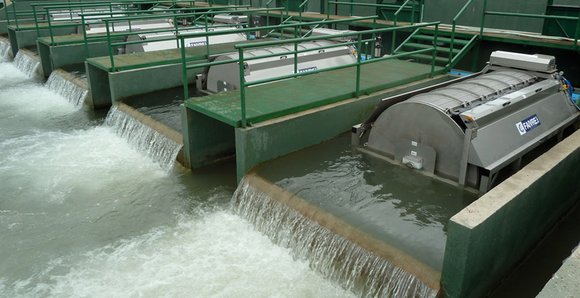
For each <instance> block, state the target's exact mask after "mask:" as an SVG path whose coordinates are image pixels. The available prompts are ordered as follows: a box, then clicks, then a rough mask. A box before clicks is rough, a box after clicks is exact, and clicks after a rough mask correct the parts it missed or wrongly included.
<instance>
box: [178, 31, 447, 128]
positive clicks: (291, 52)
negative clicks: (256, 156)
mask: <svg viewBox="0 0 580 298" xmlns="http://www.w3.org/2000/svg"><path fill="white" fill-rule="evenodd" d="M439 23H440V22H431V23H423V24H417V25H410V26H401V27H390V28H381V29H371V30H364V31H358V32H356V33H354V34H353V32H349V33H341V34H335V35H327V36H313V37H306V38H294V39H287V40H283V41H266V42H258V43H251V44H237V45H235V48H236V49H237V50H238V59H237V60H230V61H214V62H206V63H196V64H193V65H188V64H187V60H186V57H185V38H187V36H191V35H182V36H179V39H180V43H181V52H182V80H183V84H184V95H185V98H186V99H187V98H189V95H188V92H187V89H188V78H187V71H188V69H194V68H200V67H208V66H213V65H220V64H227V63H237V64H238V65H239V75H240V109H241V126H242V127H247V125H248V123H247V117H246V87H249V86H253V85H257V84H263V83H269V82H273V81H278V80H284V79H289V78H296V77H298V76H306V75H313V74H317V73H321V72H327V71H331V70H337V69H343V68H348V67H353V66H354V67H356V79H355V86H356V87H355V91H354V96H356V97H359V96H360V89H361V88H360V83H361V82H360V81H361V65H363V64H367V63H375V62H378V61H384V60H389V59H395V58H402V57H407V56H410V55H416V54H421V53H427V52H431V55H432V62H431V72H430V75H431V76H433V75H434V73H435V54H436V51H437V42H436V41H437V36H438V32H439ZM428 26H435V37H434V40H435V42H434V43H433V47H432V48H428V49H421V50H417V51H412V52H407V53H402V54H398V55H392V56H385V57H381V58H375V59H372V60H365V61H363V60H362V59H361V58H362V57H361V52H360V51H357V61H356V62H355V63H350V64H346V65H341V66H334V67H330V68H325V69H319V70H313V71H309V72H303V73H299V72H298V70H297V69H298V68H297V65H298V53H304V52H310V51H318V50H321V49H326V48H330V47H341V46H344V45H354V44H356V45H357V48H358V49H360V48H361V47H362V43H363V42H369V41H371V40H372V39H363V35H368V34H373V35H375V34H377V33H385V32H391V31H398V30H409V29H417V28H421V27H428ZM352 36H357V39H356V41H347V42H340V43H336V44H335V45H331V46H321V47H317V48H311V49H305V50H298V48H297V46H298V44H299V43H302V42H306V41H316V40H329V39H332V40H335V39H336V38H340V37H352ZM283 44H286V45H287V44H293V45H294V50H288V51H287V52H286V53H276V54H267V55H262V56H253V57H250V58H244V50H246V49H253V48H263V47H268V46H275V45H283ZM273 55H275V56H280V55H293V56H294V61H293V62H294V73H293V74H289V75H282V76H278V77H274V78H269V79H264V80H259V81H254V82H250V83H248V82H246V81H245V76H244V73H245V71H244V65H245V62H246V61H249V60H254V59H261V58H265V57H273Z"/></svg>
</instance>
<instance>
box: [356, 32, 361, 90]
mask: <svg viewBox="0 0 580 298" xmlns="http://www.w3.org/2000/svg"><path fill="white" fill-rule="evenodd" d="M357 46H358V51H357V55H356V83H355V84H356V88H355V96H356V97H359V95H360V64H361V63H360V62H361V53H360V52H361V50H362V49H361V48H362V34H359V35H358V44H357Z"/></svg>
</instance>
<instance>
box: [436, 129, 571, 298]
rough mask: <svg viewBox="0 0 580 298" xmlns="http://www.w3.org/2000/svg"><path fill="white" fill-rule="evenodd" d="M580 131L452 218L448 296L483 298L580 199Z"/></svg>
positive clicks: (446, 268)
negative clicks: (579, 182)
mask: <svg viewBox="0 0 580 298" xmlns="http://www.w3.org/2000/svg"><path fill="white" fill-rule="evenodd" d="M579 145H580V131H577V132H575V133H574V134H572V135H571V136H570V137H568V138H566V139H565V140H563V141H562V142H561V143H559V144H557V145H556V146H554V147H553V148H552V149H551V150H549V151H548V152H546V153H544V154H543V155H542V156H540V157H539V158H537V159H536V160H534V161H533V162H531V163H530V164H529V165H527V166H526V167H524V168H523V169H522V170H520V171H519V172H517V173H516V174H515V175H513V176H512V177H510V178H509V179H507V180H506V181H504V182H503V183H501V184H500V185H498V186H497V187H495V188H494V189H492V190H491V191H490V192H488V193H487V194H485V195H484V196H483V197H481V198H480V199H479V200H477V201H475V202H474V203H473V204H471V205H470V206H468V207H467V208H465V209H463V210H462V211H461V212H460V213H458V214H456V215H455V216H454V217H452V218H451V220H450V222H449V226H448V234H447V235H448V236H447V245H446V250H445V258H444V263H443V271H442V285H443V291H444V293H445V295H446V296H447V297H481V296H484V295H486V294H487V293H488V292H489V291H490V290H492V288H493V287H494V286H496V285H497V284H498V283H499V282H500V280H501V279H502V278H503V277H504V276H505V275H506V274H508V273H509V272H510V271H511V270H512V269H513V268H514V267H515V266H516V265H517V264H518V263H519V262H520V261H521V260H522V259H523V258H524V257H525V256H526V254H527V253H528V252H529V251H530V250H531V249H532V248H533V246H534V245H535V244H536V243H537V242H538V241H539V240H540V239H541V238H542V237H543V235H544V234H545V233H546V232H547V231H548V230H549V229H550V228H551V227H552V226H553V225H554V224H555V223H556V222H557V220H558V219H559V218H560V217H561V216H562V215H563V214H564V213H565V212H566V211H567V210H568V209H569V208H570V207H571V206H572V205H573V204H574V203H575V202H576V200H577V199H578V198H579V197H580V188H579V187H578V186H577V180H578V179H577V178H578V177H580V166H579V165H580V149H579Z"/></svg>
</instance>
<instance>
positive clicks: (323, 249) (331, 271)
mask: <svg viewBox="0 0 580 298" xmlns="http://www.w3.org/2000/svg"><path fill="white" fill-rule="evenodd" d="M232 205H233V209H234V211H235V212H236V213H238V214H239V215H240V216H242V217H243V218H246V219H247V220H248V221H250V222H251V223H252V224H253V225H254V226H255V228H256V229H257V230H259V231H260V232H262V233H264V234H266V235H267V236H268V237H269V238H270V239H272V241H273V242H274V243H276V244H278V245H280V246H283V247H287V248H290V249H291V250H292V252H293V254H294V256H295V257H296V258H299V259H305V260H307V261H308V262H309V264H310V266H311V267H312V268H313V269H314V270H316V271H318V272H320V273H321V274H323V275H324V276H325V277H327V278H329V279H331V280H333V281H337V282H339V283H340V284H341V285H342V286H343V287H344V288H345V289H347V290H349V291H352V292H354V293H356V294H358V295H360V296H361V297H435V296H436V295H437V291H436V290H434V289H432V288H430V287H429V286H427V285H426V284H425V283H423V282H422V281H421V280H420V279H419V278H417V277H416V276H414V275H412V274H411V273H409V272H407V271H405V270H403V269H401V268H399V267H397V266H395V265H393V264H392V263H390V262H389V261H387V260H385V259H383V258H380V257H378V256H376V255H374V254H373V253H371V252H369V251H368V250H366V249H363V248H362V247H360V246H358V245H356V244H354V243H352V242H350V241H348V240H347V239H345V238H343V237H342V236H340V235H337V234H335V233H333V232H331V231H330V230H328V229H327V228H325V227H323V226H320V225H319V224H317V223H315V222H313V221H311V220H309V219H308V218H306V217H304V216H303V215H301V214H300V213H299V212H297V211H295V210H293V209H291V208H289V207H287V206H286V205H284V204H282V203H280V202H278V201H277V200H274V199H272V198H271V197H270V196H269V195H268V194H266V193H264V192H262V191H260V190H258V189H257V188H255V187H254V186H253V185H252V184H251V183H250V182H249V180H248V179H247V178H244V179H242V181H241V182H240V185H239V187H238V189H237V190H236V192H235V193H234V196H233V199H232Z"/></svg>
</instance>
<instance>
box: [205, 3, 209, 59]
mask: <svg viewBox="0 0 580 298" xmlns="http://www.w3.org/2000/svg"><path fill="white" fill-rule="evenodd" d="M203 16H204V21H205V33H207V32H208V30H209V29H208V25H207V13H205V14H204V15H203ZM205 54H206V57H207V58H208V59H209V54H210V50H209V36H208V35H206V36H205Z"/></svg>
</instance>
